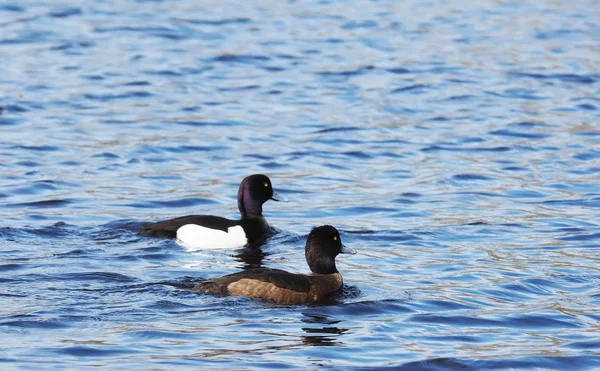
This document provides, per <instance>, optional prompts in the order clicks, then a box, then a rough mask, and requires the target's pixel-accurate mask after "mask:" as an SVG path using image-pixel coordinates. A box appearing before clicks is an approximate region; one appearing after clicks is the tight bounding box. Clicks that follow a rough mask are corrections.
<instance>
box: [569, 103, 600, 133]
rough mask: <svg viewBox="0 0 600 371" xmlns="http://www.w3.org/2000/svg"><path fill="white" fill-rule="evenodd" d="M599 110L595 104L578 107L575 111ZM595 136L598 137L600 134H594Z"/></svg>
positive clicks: (583, 104) (584, 104)
mask: <svg viewBox="0 0 600 371" xmlns="http://www.w3.org/2000/svg"><path fill="white" fill-rule="evenodd" d="M597 109H598V107H596V106H594V105H593V104H588V103H582V104H578V105H576V106H575V109H574V111H578V110H585V111H596V110H597ZM594 134H596V135H598V133H594Z"/></svg>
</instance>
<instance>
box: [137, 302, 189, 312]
mask: <svg viewBox="0 0 600 371" xmlns="http://www.w3.org/2000/svg"><path fill="white" fill-rule="evenodd" d="M144 308H147V309H153V310H157V311H160V312H166V313H176V312H180V310H181V309H184V310H189V309H190V308H194V306H192V305H187V304H183V303H178V302H175V301H172V300H160V301H157V302H156V303H152V304H149V305H145V306H144Z"/></svg>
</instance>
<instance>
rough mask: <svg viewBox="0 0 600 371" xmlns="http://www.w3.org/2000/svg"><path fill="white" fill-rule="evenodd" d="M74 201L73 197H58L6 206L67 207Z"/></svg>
mask: <svg viewBox="0 0 600 371" xmlns="http://www.w3.org/2000/svg"><path fill="white" fill-rule="evenodd" d="M73 203H75V201H74V200H71V199H64V200H61V199H57V200H43V201H34V202H24V203H16V204H8V205H5V206H6V207H35V208H54V207H66V206H68V205H70V204H73Z"/></svg>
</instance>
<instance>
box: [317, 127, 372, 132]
mask: <svg viewBox="0 0 600 371" xmlns="http://www.w3.org/2000/svg"><path fill="white" fill-rule="evenodd" d="M360 130H365V129H364V128H361V127H358V126H339V127H329V128H325V129H320V130H317V131H315V134H322V133H334V132H352V131H360Z"/></svg>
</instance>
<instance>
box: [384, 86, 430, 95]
mask: <svg viewBox="0 0 600 371" xmlns="http://www.w3.org/2000/svg"><path fill="white" fill-rule="evenodd" d="M427 88H429V87H428V86H427V85H423V84H414V85H409V86H404V87H401V88H396V89H393V90H392V91H390V93H391V94H397V93H406V92H410V93H412V94H422V93H424V91H425V90H426V89H427Z"/></svg>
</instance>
